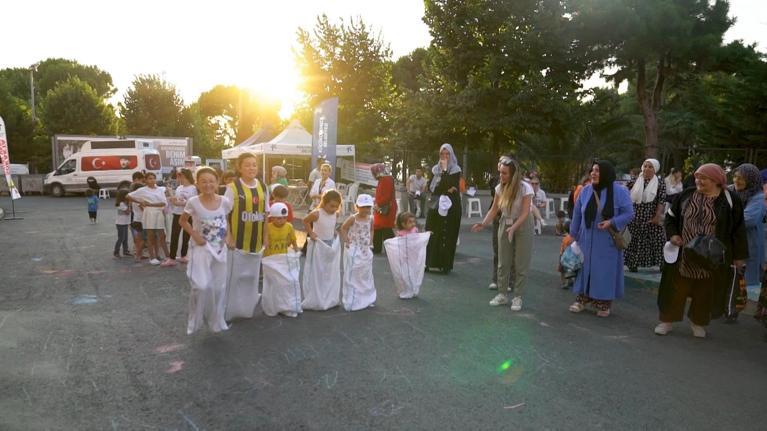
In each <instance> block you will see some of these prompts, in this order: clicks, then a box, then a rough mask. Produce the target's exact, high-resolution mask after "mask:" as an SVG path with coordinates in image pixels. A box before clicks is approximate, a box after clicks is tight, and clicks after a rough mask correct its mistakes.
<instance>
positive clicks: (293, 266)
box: [261, 202, 303, 317]
mask: <svg viewBox="0 0 767 431" xmlns="http://www.w3.org/2000/svg"><path fill="white" fill-rule="evenodd" d="M266 236H267V242H268V245H267V247H266V248H265V250H264V258H263V260H262V261H261V263H262V265H263V273H264V289H263V293H262V295H261V307H262V309H263V310H264V314H266V315H267V316H276V315H278V314H282V315H285V316H287V317H297V316H298V314H299V313H302V312H303V309H302V308H301V286H300V282H299V281H298V274H299V271H300V268H299V258H298V256H299V254H298V252H297V251H296V250H297V249H298V244H297V242H296V233H295V230H294V229H293V225H292V224H290V223H288V207H287V205H285V204H284V203H282V202H276V203H274V204H273V205H272V206H271V208H269V222H268V223H267V225H266ZM291 247H292V250H290V248H291Z"/></svg>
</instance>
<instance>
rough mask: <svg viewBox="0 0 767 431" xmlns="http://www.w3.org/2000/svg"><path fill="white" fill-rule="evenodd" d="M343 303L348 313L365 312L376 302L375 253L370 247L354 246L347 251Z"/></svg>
mask: <svg viewBox="0 0 767 431" xmlns="http://www.w3.org/2000/svg"><path fill="white" fill-rule="evenodd" d="M342 302H343V305H344V310H346V311H357V310H363V309H365V308H368V307H369V306H371V305H373V304H374V303H375V302H376V286H375V283H374V282H373V252H372V251H371V250H370V248H368V247H357V246H355V245H352V246H350V247H349V248H347V249H346V253H345V254H344V280H343V299H342Z"/></svg>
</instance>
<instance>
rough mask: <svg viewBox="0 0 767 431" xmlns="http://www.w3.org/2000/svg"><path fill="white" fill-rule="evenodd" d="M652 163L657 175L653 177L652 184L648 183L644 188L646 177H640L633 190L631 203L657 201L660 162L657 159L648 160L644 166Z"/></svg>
mask: <svg viewBox="0 0 767 431" xmlns="http://www.w3.org/2000/svg"><path fill="white" fill-rule="evenodd" d="M647 162H650V164H651V165H652V167H653V168H655V175H653V176H652V178H651V179H650V182H648V183H647V187H645V186H644V176H642V175H640V176H639V177H638V178H637V179H636V182H635V183H634V187H632V188H631V202H634V203H635V204H641V203H647V202H652V201H654V200H655V196H657V195H658V171H659V170H660V162H659V161H657V160H655V159H647V160H645V161H644V162H643V163H642V164H643V165H644V164H645V163H647Z"/></svg>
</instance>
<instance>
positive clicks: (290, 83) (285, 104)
mask: <svg viewBox="0 0 767 431" xmlns="http://www.w3.org/2000/svg"><path fill="white" fill-rule="evenodd" d="M240 75H241V76H239V79H238V80H237V81H238V84H239V85H241V86H242V87H244V88H246V89H247V90H250V91H252V92H253V93H254V94H258V95H260V96H263V97H264V98H266V99H268V100H273V101H276V102H278V103H279V105H280V111H279V115H280V118H281V119H283V120H286V119H289V118H290V117H291V116H292V115H293V112H294V110H295V108H296V106H297V105H298V104H299V102H300V101H301V97H302V94H301V91H300V89H299V84H300V79H301V78H300V75H299V73H298V71H296V70H295V68H294V67H283V68H278V67H274V66H273V65H272V66H271V67H270V66H269V65H264V66H261V67H258V68H254V69H249V70H246V71H243V73H242V74H240Z"/></svg>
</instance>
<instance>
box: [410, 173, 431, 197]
mask: <svg viewBox="0 0 767 431" xmlns="http://www.w3.org/2000/svg"><path fill="white" fill-rule="evenodd" d="M408 181H410V188H408V190H407V191H408V192H409V193H412V194H415V193H416V192H421V193H423V190H424V187H425V186H426V177H421V178H420V179H419V178H418V177H416V176H415V175H411V176H410V178H408Z"/></svg>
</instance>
